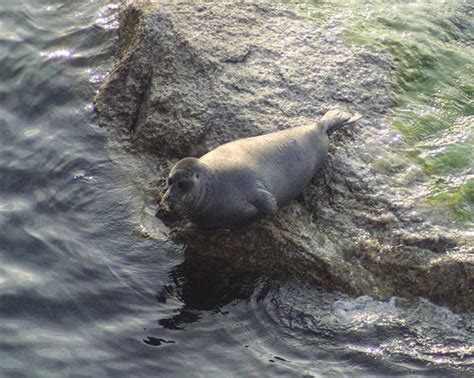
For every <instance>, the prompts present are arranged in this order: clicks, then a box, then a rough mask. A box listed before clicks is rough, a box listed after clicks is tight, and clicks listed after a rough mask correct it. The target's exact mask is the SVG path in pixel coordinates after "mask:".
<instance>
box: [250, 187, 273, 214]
mask: <svg viewBox="0 0 474 378" xmlns="http://www.w3.org/2000/svg"><path fill="white" fill-rule="evenodd" d="M252 205H254V206H255V207H256V208H257V209H258V211H260V212H261V213H263V214H265V215H273V214H275V213H276V212H277V211H278V204H277V200H276V199H275V197H273V194H271V193H270V192H268V191H266V190H264V189H258V190H257V193H256V195H255V198H254V199H253V201H252Z"/></svg>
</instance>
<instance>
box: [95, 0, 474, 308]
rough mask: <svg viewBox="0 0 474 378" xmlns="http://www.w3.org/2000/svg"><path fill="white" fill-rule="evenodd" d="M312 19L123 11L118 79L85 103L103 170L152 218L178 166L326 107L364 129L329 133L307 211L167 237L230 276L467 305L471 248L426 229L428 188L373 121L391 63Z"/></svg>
mask: <svg viewBox="0 0 474 378" xmlns="http://www.w3.org/2000/svg"><path fill="white" fill-rule="evenodd" d="M311 9H314V8H312V7H310V6H307V7H304V6H296V5H293V4H270V3H268V4H266V3H263V4H260V3H255V4H249V3H239V5H238V6H232V7H229V6H228V4H227V5H226V4H221V3H218V2H216V3H214V2H205V3H201V4H199V5H198V4H194V3H193V2H191V1H190V2H176V3H174V2H173V3H170V4H161V3H159V2H153V1H132V2H128V4H126V5H124V6H123V9H122V12H121V18H120V29H119V46H118V52H117V59H116V64H115V68H114V69H113V71H112V72H111V74H110V75H109V77H108V79H107V80H106V81H105V83H104V84H103V86H102V88H101V90H100V92H99V93H98V95H97V97H96V108H97V110H98V112H99V114H100V124H101V125H102V126H104V127H106V128H107V129H108V131H109V132H108V134H109V140H110V145H111V147H112V148H111V151H112V153H113V154H114V159H116V160H117V161H118V162H119V164H120V165H122V166H123V167H125V168H126V169H127V170H128V172H129V173H130V174H131V175H132V177H133V178H134V180H135V182H136V184H137V185H138V186H139V187H140V188H141V191H142V193H143V195H144V198H145V201H146V203H147V204H148V205H147V206H148V207H149V206H152V204H153V205H154V203H156V202H155V201H156V200H157V198H158V196H159V193H160V190H162V186H163V185H161V186H160V185H159V184H157V181H158V182H159V181H160V180H161V182H163V180H164V179H165V178H166V175H167V172H168V170H169V167H170V166H171V165H172V164H173V163H175V162H176V161H177V160H179V159H180V158H183V157H185V156H196V157H199V156H200V155H202V154H203V153H205V152H206V151H209V150H210V149H212V148H215V147H216V146H218V145H219V144H222V143H225V142H228V141H230V140H234V139H237V138H241V137H246V136H253V135H258V134H262V133H266V132H271V131H276V130H280V129H284V128H287V127H293V126H298V125H301V124H305V123H314V122H316V121H317V119H318V118H319V117H320V116H321V115H322V114H323V113H324V112H325V111H326V110H327V109H328V108H329V107H331V106H334V105H338V106H342V107H345V108H346V109H348V110H349V111H353V112H356V111H357V112H359V113H361V114H363V115H364V119H363V120H362V121H361V122H360V123H359V125H358V126H354V127H353V128H351V129H346V130H342V131H340V132H338V133H337V135H334V138H333V141H332V145H331V149H330V157H329V159H328V162H327V164H326V168H325V169H324V171H323V172H321V174H320V175H319V176H318V177H315V179H314V180H313V182H312V183H311V185H309V186H308V188H307V189H306V191H305V193H304V200H303V201H300V202H298V201H294V203H292V204H291V205H290V206H288V207H286V208H284V209H282V210H281V211H279V213H278V215H277V216H276V217H274V218H272V219H265V220H262V221H260V222H257V223H256V224H255V225H253V226H251V227H249V228H248V229H245V230H240V231H237V232H232V233H227V234H222V233H202V232H196V231H193V230H184V231H183V229H182V228H180V227H178V228H177V232H174V233H172V239H173V240H174V241H175V242H177V243H183V245H185V248H186V259H192V258H196V257H199V261H200V262H202V261H204V260H205V259H208V260H209V261H215V260H219V261H222V262H223V263H224V264H226V265H227V266H229V265H230V266H232V268H233V269H235V271H242V272H254V273H258V274H264V275H266V276H270V277H276V278H278V279H284V278H294V277H298V278H300V279H304V280H306V281H310V282H315V283H317V284H320V285H324V286H326V287H331V288H335V289H338V290H343V291H346V292H348V293H352V294H357V295H360V294H367V295H371V296H373V297H375V298H379V299H385V298H389V297H391V296H394V295H396V296H405V297H412V296H422V297H426V298H429V299H430V300H432V301H434V302H436V303H438V304H444V305H448V306H451V307H453V308H457V309H460V310H469V309H473V307H474V306H473V304H474V291H473V288H474V285H473V277H474V263H473V251H472V249H470V246H469V241H470V240H468V239H467V237H466V235H465V234H464V233H462V232H458V231H456V230H455V229H452V227H450V224H451V223H450V220H449V219H441V218H439V219H437V218H436V217H432V216H431V218H430V215H429V212H428V211H429V210H427V209H426V208H424V207H423V206H420V205H416V202H417V200H418V198H417V196H418V193H419V192H420V191H421V190H423V184H422V182H421V181H420V180H419V174H412V175H406V172H411V171H413V170H414V169H415V171H413V172H418V171H417V170H416V167H414V166H413V165H412V164H411V163H410V162H409V161H407V160H406V159H403V158H402V157H401V156H400V154H399V153H398V151H397V150H398V149H399V148H401V147H402V146H403V142H402V141H400V136H399V135H398V134H397V133H395V132H394V131H392V130H390V128H388V127H387V126H386V125H385V124H384V123H383V117H384V114H385V113H386V112H387V110H388V108H389V106H390V105H391V103H392V98H393V91H394V81H393V76H394V74H395V72H394V68H395V65H394V63H393V62H392V61H391V59H390V58H389V57H388V56H386V55H384V54H381V53H377V52H373V51H370V50H368V49H367V48H366V47H363V46H346V45H344V44H343V43H342V41H343V31H344V29H343V26H344V24H343V22H344V20H343V19H341V18H337V19H336V18H335V17H333V15H331V13H330V11H329V10H324V9H318V11H319V13H318V14H319V16H318V18H317V19H315V18H314V17H313V16H312V15H311ZM391 163H392V164H391ZM407 176H409V177H407ZM408 183H409V185H410V186H409V187H408ZM413 214H416V221H412V218H413ZM148 234H153V232H149V233H148ZM471 245H472V244H471ZM203 259H204V260H203Z"/></svg>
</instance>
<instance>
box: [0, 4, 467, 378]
mask: <svg viewBox="0 0 474 378" xmlns="http://www.w3.org/2000/svg"><path fill="white" fill-rule="evenodd" d="M115 16H116V7H115V6H113V5H112V6H111V5H106V3H105V2H103V1H87V2H86V1H33V0H29V1H26V0H25V1H19V2H17V1H8V0H7V1H5V0H3V1H2V2H1V3H0V145H1V148H0V227H1V228H0V377H23V376H25V377H54V376H60V377H65V376H66V377H108V376H114V377H131V376H133V377H148V376H217V377H223V376H304V375H312V376H341V375H348V376H362V375H365V376H367V375H372V376H375V375H381V374H388V375H394V374H413V375H444V376H446V375H465V376H468V375H469V374H472V373H473V370H472V369H473V367H474V342H473V335H474V324H473V318H472V316H470V315H467V314H454V313H452V312H451V311H450V310H448V309H446V308H442V307H438V306H435V305H432V304H431V303H429V302H427V301H425V300H422V299H420V300H417V301H415V302H412V303H409V302H407V301H404V300H401V299H397V298H393V299H392V300H390V301H389V302H378V301H374V300H372V299H370V298H368V297H359V298H351V297H348V296H345V295H343V294H338V293H328V292H326V291H324V290H322V289H320V288H315V287H307V286H305V285H304V284H301V283H298V282H292V283H286V284H281V283H277V282H269V281H266V280H265V279H264V278H262V277H240V276H239V277H236V276H235V275H233V274H232V273H230V272H229V271H228V270H226V267H222V266H218V265H217V264H216V266H209V265H203V264H199V261H194V260H189V259H188V260H184V257H183V251H182V250H181V248H180V247H179V246H175V245H172V244H170V243H168V242H167V241H163V242H159V241H156V240H151V239H147V238H146V237H145V236H144V235H143V233H142V232H141V228H140V220H139V219H138V218H137V217H136V215H135V214H137V209H139V208H140V206H142V205H141V203H142V200H141V195H140V193H139V192H138V189H137V188H135V187H134V185H133V184H132V183H131V182H130V179H129V178H127V177H124V176H123V174H122V173H121V171H120V170H119V169H118V168H117V167H116V166H115V165H114V164H113V163H112V162H111V161H110V160H109V155H108V152H107V148H106V143H105V138H104V135H103V131H102V130H101V129H100V128H98V126H97V118H96V116H95V114H94V111H93V106H92V98H93V96H94V93H95V91H96V90H97V89H98V85H99V82H100V80H101V79H102V78H103V77H104V75H105V74H106V72H107V70H108V69H110V67H111V63H112V55H113V47H114V42H115V33H116V30H115V29H116V19H115Z"/></svg>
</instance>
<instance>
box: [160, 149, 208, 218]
mask: <svg viewBox="0 0 474 378" xmlns="http://www.w3.org/2000/svg"><path fill="white" fill-rule="evenodd" d="M207 171H208V169H207V167H206V165H205V164H204V163H202V162H200V161H199V159H196V158H185V159H182V160H180V161H179V162H177V163H176V164H175V166H174V167H173V168H172V169H171V172H170V174H169V176H168V189H167V191H166V193H165V195H164V198H163V199H164V200H165V201H166V203H167V204H168V206H169V207H170V209H171V210H177V211H179V212H184V213H186V214H187V215H192V213H193V212H195V211H196V210H199V208H200V204H201V203H202V201H203V200H204V196H205V190H206V174H207Z"/></svg>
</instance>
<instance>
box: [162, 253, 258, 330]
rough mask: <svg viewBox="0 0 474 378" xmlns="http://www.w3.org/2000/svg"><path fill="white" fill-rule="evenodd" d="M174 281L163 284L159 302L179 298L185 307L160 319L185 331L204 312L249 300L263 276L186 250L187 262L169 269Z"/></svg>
mask: <svg viewBox="0 0 474 378" xmlns="http://www.w3.org/2000/svg"><path fill="white" fill-rule="evenodd" d="M169 278H170V280H171V282H172V284H169V285H165V286H163V288H162V290H161V291H160V292H159V293H158V295H157V296H156V298H157V300H158V302H159V303H166V301H167V299H168V298H170V297H173V298H178V299H179V300H180V301H182V302H183V304H184V305H183V307H182V308H181V309H180V310H179V312H178V314H176V315H174V316H172V317H171V318H167V319H160V321H159V324H160V325H162V326H163V327H164V328H167V329H175V330H183V329H184V327H185V325H186V324H187V323H193V322H196V321H198V320H199V319H200V314H201V313H202V311H210V312H213V313H217V312H221V311H223V308H224V306H226V305H228V304H229V303H232V302H234V301H239V300H249V299H250V297H251V296H252V294H253V293H254V291H255V287H256V285H257V281H259V279H260V277H259V276H257V275H255V274H253V275H252V274H248V273H247V274H241V273H238V272H235V270H234V269H232V267H229V266H228V264H226V263H225V262H223V261H222V262H221V261H216V260H215V259H213V260H212V261H210V259H209V258H203V257H199V256H192V255H190V254H189V253H185V259H184V261H183V262H182V263H181V264H179V265H178V266H176V267H175V268H173V269H172V271H171V272H169Z"/></svg>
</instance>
